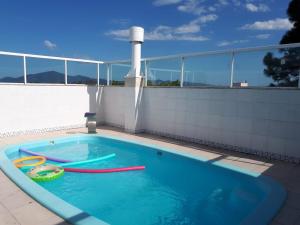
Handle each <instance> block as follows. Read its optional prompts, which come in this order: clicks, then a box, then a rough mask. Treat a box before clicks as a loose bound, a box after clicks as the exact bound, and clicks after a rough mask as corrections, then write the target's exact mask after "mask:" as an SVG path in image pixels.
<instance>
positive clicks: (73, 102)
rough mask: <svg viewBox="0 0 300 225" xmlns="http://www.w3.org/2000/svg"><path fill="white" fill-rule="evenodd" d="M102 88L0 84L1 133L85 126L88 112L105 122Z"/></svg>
mask: <svg viewBox="0 0 300 225" xmlns="http://www.w3.org/2000/svg"><path fill="white" fill-rule="evenodd" d="M102 94H103V88H102V87H99V88H97V87H95V86H86V85H81V86H79V85H75V86H64V85H4V84H1V85H0V135H1V134H7V133H18V132H26V131H33V130H43V129H51V128H59V127H61V128H63V127H72V126H79V125H82V126H84V125H85V122H86V119H85V118H84V113H85V112H97V115H98V121H103V115H102V114H103V109H102V102H101V99H102Z"/></svg>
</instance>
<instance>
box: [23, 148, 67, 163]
mask: <svg viewBox="0 0 300 225" xmlns="http://www.w3.org/2000/svg"><path fill="white" fill-rule="evenodd" d="M19 151H20V152H24V153H27V154H29V155H34V156H44V157H45V158H46V159H48V160H51V161H53V162H61V163H66V162H72V161H71V160H67V159H59V158H54V157H51V156H46V155H43V154H40V153H36V152H32V151H29V150H27V149H24V148H20V149H19Z"/></svg>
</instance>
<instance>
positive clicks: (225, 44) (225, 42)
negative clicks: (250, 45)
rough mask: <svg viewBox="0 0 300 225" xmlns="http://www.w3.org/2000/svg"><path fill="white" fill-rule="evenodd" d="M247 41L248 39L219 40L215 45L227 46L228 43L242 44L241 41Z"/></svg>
mask: <svg viewBox="0 0 300 225" xmlns="http://www.w3.org/2000/svg"><path fill="white" fill-rule="evenodd" d="M247 42H249V40H234V41H221V42H220V43H218V44H217V45H218V47H225V46H229V45H235V44H243V43H247Z"/></svg>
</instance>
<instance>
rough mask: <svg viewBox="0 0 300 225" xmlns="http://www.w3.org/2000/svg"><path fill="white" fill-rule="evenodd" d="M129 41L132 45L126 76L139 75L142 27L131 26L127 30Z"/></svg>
mask: <svg viewBox="0 0 300 225" xmlns="http://www.w3.org/2000/svg"><path fill="white" fill-rule="evenodd" d="M129 41H130V42H131V45H132V54H131V69H130V71H129V74H128V76H130V77H140V76H141V48H142V43H143V42H144V29H143V28H142V27H135V26H134V27H131V28H130V32H129Z"/></svg>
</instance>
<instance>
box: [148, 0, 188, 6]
mask: <svg viewBox="0 0 300 225" xmlns="http://www.w3.org/2000/svg"><path fill="white" fill-rule="evenodd" d="M181 1H182V0H155V1H154V2H153V5H155V6H165V5H174V4H178V3H180V2H181Z"/></svg>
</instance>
